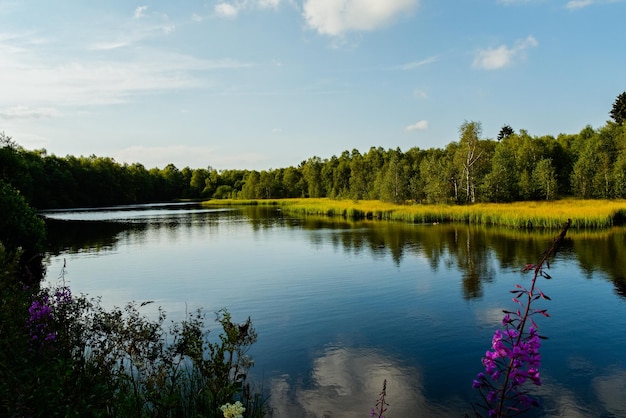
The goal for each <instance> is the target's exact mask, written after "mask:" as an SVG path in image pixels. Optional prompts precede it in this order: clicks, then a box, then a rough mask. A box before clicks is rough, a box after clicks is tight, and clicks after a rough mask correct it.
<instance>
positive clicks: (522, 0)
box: [498, 0, 541, 6]
mask: <svg viewBox="0 0 626 418" xmlns="http://www.w3.org/2000/svg"><path fill="white" fill-rule="evenodd" d="M537 1H541V0H498V3H500V4H505V5H507V6H508V5H512V4H526V3H535V2H537Z"/></svg>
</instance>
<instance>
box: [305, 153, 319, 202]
mask: <svg viewBox="0 0 626 418" xmlns="http://www.w3.org/2000/svg"><path fill="white" fill-rule="evenodd" d="M322 166H323V164H322V160H321V159H320V158H319V157H312V158H309V159H308V160H306V161H304V162H303V163H302V164H301V167H302V176H303V177H304V181H305V182H306V186H307V188H306V191H307V196H308V197H322V196H324V189H323V184H322Z"/></svg>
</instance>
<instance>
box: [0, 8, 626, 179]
mask: <svg viewBox="0 0 626 418" xmlns="http://www.w3.org/2000/svg"><path fill="white" fill-rule="evenodd" d="M625 17H626V1H625V0H457V1H451V0H215V1H211V0H208V1H200V0H199V1H191V0H179V1H175V2H174V1H165V0H162V1H144V0H140V1H139V2H136V3H133V2H131V1H128V0H108V1H81V0H74V1H68V0H55V1H49V0H38V1H31V0H0V132H4V133H5V134H6V135H8V136H11V137H13V139H14V140H15V141H16V142H17V143H18V144H19V145H21V146H22V147H24V148H25V149H29V150H33V149H45V150H46V151H47V152H48V154H49V155H50V154H54V155H57V156H60V157H64V156H66V155H74V156H81V155H82V156H90V155H96V156H101V157H112V158H114V159H115V160H116V161H118V162H120V163H129V164H132V163H141V164H143V165H144V166H146V168H152V167H159V168H163V167H165V166H166V165H167V164H169V163H172V164H175V165H176V166H177V167H178V168H183V167H190V168H206V167H212V168H215V169H218V170H224V169H255V170H268V169H277V168H286V167H289V166H298V165H299V164H300V163H301V162H302V161H304V160H307V159H308V158H311V157H313V156H318V157H320V158H322V159H325V158H330V157H332V156H333V155H337V156H338V155H340V154H341V153H342V152H343V151H346V150H347V151H352V150H353V149H357V150H359V151H360V152H361V153H365V152H367V151H368V150H369V149H370V147H379V146H380V147H383V148H384V149H389V148H393V149H396V148H398V147H399V148H400V149H401V150H403V151H406V150H408V149H410V148H413V147H418V148H420V149H428V148H444V147H445V146H446V145H447V144H449V143H450V142H453V141H458V139H459V127H460V126H461V125H462V124H463V123H464V122H465V121H475V122H480V123H481V125H482V137H484V138H492V139H494V138H496V137H497V135H498V132H499V130H500V128H501V127H502V126H503V125H505V124H508V125H510V126H511V127H513V129H514V130H516V131H519V130H520V129H525V130H526V131H528V133H529V134H531V135H537V136H543V135H552V136H557V135H558V134H560V133H578V132H580V130H581V129H583V128H584V127H585V126H587V125H591V126H592V127H594V128H599V127H601V126H603V125H604V124H606V122H607V121H608V120H609V119H610V116H609V112H610V110H611V107H612V105H613V102H614V101H615V99H616V97H617V96H618V95H619V94H620V93H621V92H623V91H625V90H626V49H625V46H624V40H625V39H626V24H625V23H624V18H625Z"/></svg>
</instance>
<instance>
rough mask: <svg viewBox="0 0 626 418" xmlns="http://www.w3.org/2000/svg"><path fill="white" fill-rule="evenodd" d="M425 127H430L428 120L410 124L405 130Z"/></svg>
mask: <svg viewBox="0 0 626 418" xmlns="http://www.w3.org/2000/svg"><path fill="white" fill-rule="evenodd" d="M425 129H428V121H427V120H420V121H418V122H416V123H414V124H413V125H409V126H407V127H406V128H404V130H405V131H406V132H413V131H423V130H425Z"/></svg>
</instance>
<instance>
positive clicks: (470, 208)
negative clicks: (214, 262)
mask: <svg viewBox="0 0 626 418" xmlns="http://www.w3.org/2000/svg"><path fill="white" fill-rule="evenodd" d="M203 204H204V205H254V204H256V205H273V206H278V207H280V209H281V210H282V211H283V212H285V213H287V214H294V215H300V216H310V215H315V216H341V217H344V218H346V219H352V220H358V219H373V220H384V221H399V222H408V223H451V222H458V223H469V224H480V225H500V226H506V227H513V228H549V229H559V228H561V226H562V225H563V223H564V222H565V220H567V219H568V218H569V219H571V220H572V226H571V228H575V229H597V228H609V227H611V226H615V225H622V224H624V222H625V221H626V200H574V199H565V200H558V201H545V202H516V203H480V204H475V205H466V206H459V205H421V204H414V205H396V204H393V203H386V202H381V201H378V200H361V201H353V200H332V199H328V198H321V199H278V200H253V201H251V200H245V201H239V200H211V201H208V202H203Z"/></svg>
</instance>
